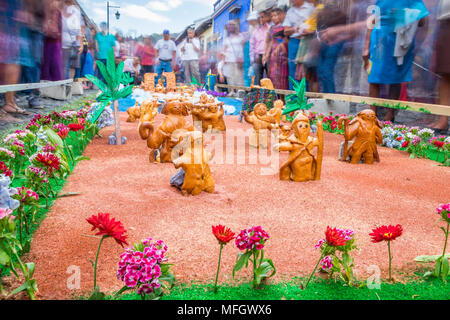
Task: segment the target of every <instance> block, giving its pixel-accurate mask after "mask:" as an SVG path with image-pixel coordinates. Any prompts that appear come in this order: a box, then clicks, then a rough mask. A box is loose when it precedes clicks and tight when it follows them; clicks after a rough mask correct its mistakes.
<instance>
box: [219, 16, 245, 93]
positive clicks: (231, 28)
mask: <svg viewBox="0 0 450 320" xmlns="http://www.w3.org/2000/svg"><path fill="white" fill-rule="evenodd" d="M227 30H228V37H227V38H225V39H224V41H223V52H224V53H225V64H224V66H223V73H224V75H225V77H226V78H227V81H228V84H229V85H231V86H243V85H244V72H243V63H244V43H245V41H246V38H245V37H244V36H243V35H241V34H240V33H239V31H238V26H237V24H236V22H235V21H230V22H229V23H228V25H227ZM235 95H236V93H235V91H234V90H233V89H231V90H230V94H229V96H235Z"/></svg>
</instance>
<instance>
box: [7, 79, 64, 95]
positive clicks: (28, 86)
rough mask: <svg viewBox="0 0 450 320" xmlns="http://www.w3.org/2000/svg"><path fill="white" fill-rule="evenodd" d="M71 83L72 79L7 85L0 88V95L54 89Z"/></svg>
mask: <svg viewBox="0 0 450 320" xmlns="http://www.w3.org/2000/svg"><path fill="white" fill-rule="evenodd" d="M72 82H73V80H72V79H67V80H60V81H46V82H39V83H21V84H8V85H3V86H0V93H5V92H11V91H14V92H15V91H23V90H30V89H41V88H48V87H56V86H60V85H65V84H69V83H72Z"/></svg>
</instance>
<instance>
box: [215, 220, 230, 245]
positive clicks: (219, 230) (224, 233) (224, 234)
mask: <svg viewBox="0 0 450 320" xmlns="http://www.w3.org/2000/svg"><path fill="white" fill-rule="evenodd" d="M211 227H212V233H213V234H214V236H215V237H216V239H217V241H219V244H227V243H228V242H230V241H231V240H233V239H234V232H233V231H231V229H230V228H226V227H225V226H223V225H221V224H219V225H217V226H211Z"/></svg>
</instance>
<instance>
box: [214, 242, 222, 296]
mask: <svg viewBox="0 0 450 320" xmlns="http://www.w3.org/2000/svg"><path fill="white" fill-rule="evenodd" d="M222 249H223V244H222V243H221V244H220V250H219V262H218V263H217V273H216V281H215V282H214V293H215V292H217V279H218V278H219V270H220V260H221V258H222Z"/></svg>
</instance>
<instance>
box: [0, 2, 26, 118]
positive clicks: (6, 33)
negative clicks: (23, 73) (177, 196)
mask: <svg viewBox="0 0 450 320" xmlns="http://www.w3.org/2000/svg"><path fill="white" fill-rule="evenodd" d="M21 15H23V12H21V7H20V3H19V2H18V1H13V0H0V85H11V84H17V83H18V81H19V76H20V65H19V62H20V46H19V44H20V26H21V24H20V21H21V20H20V19H21ZM14 95H15V93H14V92H6V93H5V104H4V105H3V106H2V107H1V108H0V120H3V121H7V122H19V121H20V120H19V119H17V118H15V117H13V116H11V115H9V114H8V113H11V114H21V113H23V112H24V111H23V110H22V109H20V108H19V107H18V106H17V104H16V101H15V99H14Z"/></svg>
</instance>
